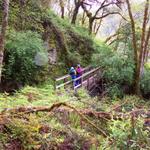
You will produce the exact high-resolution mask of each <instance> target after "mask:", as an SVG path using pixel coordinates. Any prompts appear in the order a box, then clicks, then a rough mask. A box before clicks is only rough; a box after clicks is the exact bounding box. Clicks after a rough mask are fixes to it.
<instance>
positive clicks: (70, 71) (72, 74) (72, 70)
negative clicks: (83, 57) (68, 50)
mask: <svg viewBox="0 0 150 150" xmlns="http://www.w3.org/2000/svg"><path fill="white" fill-rule="evenodd" d="M69 74H70V76H71V78H72V80H73V85H74V86H76V81H74V80H75V79H76V70H75V69H74V67H71V68H70V70H69Z"/></svg>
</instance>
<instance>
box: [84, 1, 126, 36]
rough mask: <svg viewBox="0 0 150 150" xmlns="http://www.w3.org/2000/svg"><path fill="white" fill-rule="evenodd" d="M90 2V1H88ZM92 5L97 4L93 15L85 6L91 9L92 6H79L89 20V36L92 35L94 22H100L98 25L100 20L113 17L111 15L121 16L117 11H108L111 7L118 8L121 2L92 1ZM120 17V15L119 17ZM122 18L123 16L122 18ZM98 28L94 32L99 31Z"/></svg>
mask: <svg viewBox="0 0 150 150" xmlns="http://www.w3.org/2000/svg"><path fill="white" fill-rule="evenodd" d="M89 2H91V1H89ZM92 2H93V3H95V2H96V3H97V5H98V6H99V7H98V8H97V10H96V11H95V13H93V12H92V11H90V10H88V9H87V6H90V7H92V5H93V4H89V3H88V2H87V3H83V2H82V3H81V6H82V8H83V10H84V11H85V12H86V14H87V17H88V19H89V34H91V33H92V31H93V26H94V21H95V20H100V24H101V22H102V19H103V18H105V17H107V16H109V15H113V14H119V15H121V14H120V13H119V12H118V11H109V10H108V8H109V6H112V5H116V6H117V7H119V8H120V4H122V1H121V0H117V1H114V0H103V1H98V0H93V1H92ZM121 16H122V15H121ZM122 17H123V16H122ZM99 28H100V26H98V28H97V29H96V32H98V31H97V30H99Z"/></svg>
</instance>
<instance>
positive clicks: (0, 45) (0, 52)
mask: <svg viewBox="0 0 150 150" xmlns="http://www.w3.org/2000/svg"><path fill="white" fill-rule="evenodd" d="M8 10H9V0H3V4H2V26H1V34H0V83H1V78H2V65H3V57H4V46H5V34H6V29H7V24H8Z"/></svg>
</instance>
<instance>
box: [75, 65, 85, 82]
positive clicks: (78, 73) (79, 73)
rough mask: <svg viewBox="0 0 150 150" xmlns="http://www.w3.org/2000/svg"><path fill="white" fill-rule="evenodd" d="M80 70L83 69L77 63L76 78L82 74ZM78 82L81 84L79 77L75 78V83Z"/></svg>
mask: <svg viewBox="0 0 150 150" xmlns="http://www.w3.org/2000/svg"><path fill="white" fill-rule="evenodd" d="M82 72H83V70H82V68H81V65H80V64H78V65H77V68H76V73H77V75H76V78H78V77H81V76H82ZM78 84H81V79H79V80H77V85H78Z"/></svg>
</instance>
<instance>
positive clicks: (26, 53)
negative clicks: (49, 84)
mask: <svg viewBox="0 0 150 150" xmlns="http://www.w3.org/2000/svg"><path fill="white" fill-rule="evenodd" d="M43 45H44V44H43V41H42V40H41V37H40V35H39V34H37V33H34V32H30V31H28V32H15V31H10V32H9V34H8V38H7V43H6V52H5V66H4V79H5V80H13V81H17V82H19V83H22V84H25V83H28V84H29V83H33V81H36V80H37V79H38V78H39V77H38V76H40V73H41V72H42V71H43V70H44V69H45V68H46V65H47V62H48V58H47V54H46V51H45V50H44V46H43ZM39 55H40V56H39ZM41 57H42V58H41ZM40 59H42V60H40ZM40 61H43V62H40Z"/></svg>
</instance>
